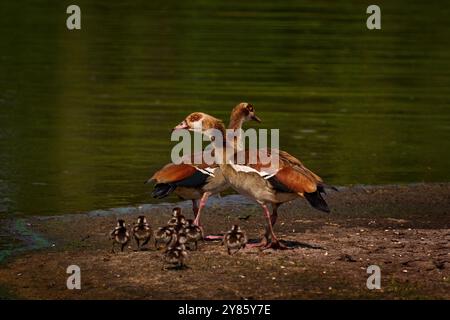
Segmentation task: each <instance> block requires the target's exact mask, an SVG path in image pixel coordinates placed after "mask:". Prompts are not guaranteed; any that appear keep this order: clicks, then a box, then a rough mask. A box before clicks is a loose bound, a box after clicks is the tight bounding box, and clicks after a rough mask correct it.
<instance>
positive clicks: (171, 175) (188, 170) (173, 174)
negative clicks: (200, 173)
mask: <svg viewBox="0 0 450 320" xmlns="http://www.w3.org/2000/svg"><path fill="white" fill-rule="evenodd" d="M195 171H196V169H195V167H194V166H192V165H190V164H173V163H169V164H166V165H165V166H164V167H163V168H162V169H160V170H158V171H156V172H155V174H154V175H153V176H152V177H151V178H150V179H149V181H152V180H155V181H156V182H157V183H170V182H175V181H179V180H183V179H186V178H188V177H190V176H192V175H193V174H194V173H195Z"/></svg>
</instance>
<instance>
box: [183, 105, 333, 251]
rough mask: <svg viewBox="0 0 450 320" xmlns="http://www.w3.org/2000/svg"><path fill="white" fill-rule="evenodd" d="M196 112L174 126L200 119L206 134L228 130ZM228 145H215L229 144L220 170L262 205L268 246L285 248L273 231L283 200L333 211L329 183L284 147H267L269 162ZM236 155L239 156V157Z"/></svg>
mask: <svg viewBox="0 0 450 320" xmlns="http://www.w3.org/2000/svg"><path fill="white" fill-rule="evenodd" d="M194 115H195V117H192V114H191V115H189V116H188V117H187V118H186V119H185V120H184V121H182V122H181V123H180V124H179V125H178V126H176V127H175V128H174V129H188V130H191V131H196V130H198V128H199V127H200V124H199V123H197V122H199V121H201V131H202V132H203V133H204V134H207V130H208V129H211V128H216V129H219V130H221V131H222V133H223V134H225V129H224V126H223V123H222V121H220V120H219V119H216V118H214V117H212V116H210V115H208V114H205V113H200V112H196V113H194ZM229 147H230V146H229V143H228V142H226V141H225V142H224V143H223V145H222V146H221V145H218V144H216V145H215V148H216V149H217V148H227V149H226V150H225V151H224V150H222V151H224V152H222V154H223V159H222V161H221V163H220V164H219V167H220V169H221V173H222V175H223V176H224V178H225V180H226V182H227V183H228V184H229V185H230V186H231V187H232V188H233V189H234V190H236V191H237V192H239V193H240V194H242V195H244V196H246V197H249V198H251V199H253V200H255V201H256V202H257V203H258V204H260V205H261V207H262V208H263V210H264V215H265V217H266V219H267V233H266V238H267V239H266V240H267V243H265V248H273V249H285V248H286V247H285V246H284V245H283V244H281V243H280V242H279V241H278V239H277V237H276V236H275V233H274V231H273V224H275V221H276V209H277V208H278V206H279V205H280V204H282V203H284V202H288V201H291V200H294V199H296V198H298V197H302V198H305V199H306V200H307V201H308V202H309V204H310V205H311V206H312V207H314V208H316V209H318V210H320V211H324V212H329V211H330V209H329V208H328V205H327V203H326V202H325V200H324V199H323V198H322V193H325V188H326V187H328V186H327V185H325V184H324V183H323V181H322V179H321V178H320V177H319V176H318V175H316V174H314V173H313V172H312V171H310V170H309V169H307V168H306V167H305V166H304V165H303V164H302V163H301V162H300V160H298V159H297V158H295V157H294V156H292V155H290V154H289V153H287V152H285V151H282V150H277V149H272V150H265V152H266V155H267V156H268V157H270V159H271V161H270V162H269V163H267V162H262V160H261V159H260V156H259V153H258V152H257V158H256V161H250V159H251V158H249V152H248V150H238V151H235V152H232V153H231V155H230V154H229V153H228V152H227V150H229ZM231 150H233V149H231ZM240 152H244V155H243V159H244V162H243V163H239V164H235V161H234V159H235V157H236V153H240ZM236 158H237V159H239V157H236ZM241 159H242V158H241ZM253 160H254V159H253ZM275 161H277V163H275V164H276V166H271V164H273V162H275ZM268 204H272V206H273V209H274V215H272V216H271V214H270V212H269V209H268V207H267V205H268ZM267 234H268V235H267ZM269 238H270V241H269ZM258 245H263V243H260V244H258Z"/></svg>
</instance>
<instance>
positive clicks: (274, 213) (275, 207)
mask: <svg viewBox="0 0 450 320" xmlns="http://www.w3.org/2000/svg"><path fill="white" fill-rule="evenodd" d="M279 206H280V204H277V203H273V204H272V215H271V216H270V223H271V225H272V228H273V226H274V225H275V223H276V222H277V218H278V207H279ZM264 236H265V237H266V239H267V240H269V239H270V230H269V227H268V226H267V227H266V234H265V235H264Z"/></svg>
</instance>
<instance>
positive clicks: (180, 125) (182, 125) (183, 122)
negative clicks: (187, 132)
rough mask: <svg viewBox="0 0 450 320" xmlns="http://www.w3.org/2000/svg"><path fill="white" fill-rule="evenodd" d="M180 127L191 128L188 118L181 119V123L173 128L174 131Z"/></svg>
mask: <svg viewBox="0 0 450 320" xmlns="http://www.w3.org/2000/svg"><path fill="white" fill-rule="evenodd" d="M180 129H189V126H188V124H187V122H186V120H183V121H181V123H180V124H179V125H177V126H176V127H175V128H173V129H172V132H173V131H175V130H180Z"/></svg>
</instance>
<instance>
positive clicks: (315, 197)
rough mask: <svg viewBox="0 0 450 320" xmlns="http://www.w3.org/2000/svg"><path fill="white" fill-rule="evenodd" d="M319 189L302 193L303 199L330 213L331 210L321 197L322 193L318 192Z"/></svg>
mask: <svg viewBox="0 0 450 320" xmlns="http://www.w3.org/2000/svg"><path fill="white" fill-rule="evenodd" d="M320 193H321V192H320V190H317V191H315V192H311V193H307V192H305V193H304V196H305V199H306V200H307V201H308V202H309V204H310V205H311V206H312V207H313V208H315V209H317V210H320V211H323V212H326V213H330V212H331V210H330V208H329V207H328V204H327V203H326V202H325V200H324V199H323V198H322V195H321V194H320Z"/></svg>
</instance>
